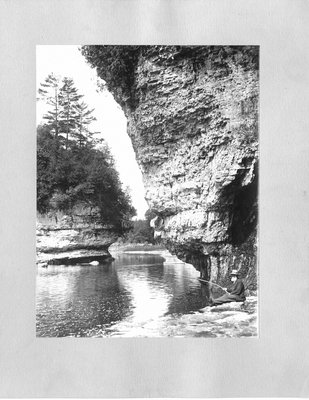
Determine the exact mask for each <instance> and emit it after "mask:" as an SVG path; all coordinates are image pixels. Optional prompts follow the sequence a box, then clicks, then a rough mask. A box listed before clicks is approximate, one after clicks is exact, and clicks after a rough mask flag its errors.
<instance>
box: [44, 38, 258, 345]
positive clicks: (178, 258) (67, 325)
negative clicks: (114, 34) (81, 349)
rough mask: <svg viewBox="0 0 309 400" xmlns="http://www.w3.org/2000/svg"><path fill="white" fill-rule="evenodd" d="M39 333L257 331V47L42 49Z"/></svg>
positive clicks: (217, 334)
mask: <svg viewBox="0 0 309 400" xmlns="http://www.w3.org/2000/svg"><path fill="white" fill-rule="evenodd" d="M36 83H37V93H36V95H37V98H36V101H37V102H36V116H37V121H36V124H37V132H36V135H37V231H36V249H37V275H36V335H37V337H95V338H110V337H142V338H150V337H192V338H243V337H258V334H259V330H258V327H259V323H258V304H259V273H258V270H259V269H258V171H259V167H258V159H259V46H257V45H233V46H232V45H216V46H214V45H203V46H200V45H199V46H198V45H196V46H188V45H138V46H137V45H38V46H37V47H36Z"/></svg>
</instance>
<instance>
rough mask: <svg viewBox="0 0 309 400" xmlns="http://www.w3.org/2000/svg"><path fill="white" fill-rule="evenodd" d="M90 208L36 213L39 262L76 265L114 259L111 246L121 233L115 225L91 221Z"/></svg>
mask: <svg viewBox="0 0 309 400" xmlns="http://www.w3.org/2000/svg"><path fill="white" fill-rule="evenodd" d="M89 216H90V217H92V216H93V212H92V213H91V214H90V212H88V214H87V210H86V211H85V210H83V212H81V211H80V210H79V212H78V213H75V214H73V213H71V214H70V215H64V214H63V213H61V212H54V213H49V214H48V215H40V214H38V216H37V234H36V236H37V240H36V242H37V245H36V249H37V262H38V263H42V262H43V263H48V264H74V263H75V262H89V261H92V260H96V261H104V260H108V259H112V257H111V255H110V253H109V251H108V248H109V246H110V245H111V244H112V243H114V242H115V241H116V240H117V238H118V234H117V232H116V231H115V229H114V227H113V226H107V225H102V224H99V223H98V222H91V220H90V218H89Z"/></svg>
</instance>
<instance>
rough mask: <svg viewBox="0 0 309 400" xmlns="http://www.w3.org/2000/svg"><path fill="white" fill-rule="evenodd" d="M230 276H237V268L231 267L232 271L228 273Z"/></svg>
mask: <svg viewBox="0 0 309 400" xmlns="http://www.w3.org/2000/svg"><path fill="white" fill-rule="evenodd" d="M230 275H231V276H233V275H234V276H239V272H238V271H237V269H232V272H231V273H230Z"/></svg>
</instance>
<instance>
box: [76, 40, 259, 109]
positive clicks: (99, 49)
mask: <svg viewBox="0 0 309 400" xmlns="http://www.w3.org/2000/svg"><path fill="white" fill-rule="evenodd" d="M81 53H82V55H83V56H84V57H85V58H86V60H87V62H88V63H89V64H90V66H91V67H92V68H96V70H97V74H98V76H99V77H100V78H102V79H103V80H104V81H105V82H106V83H107V86H108V88H109V90H110V91H111V92H112V93H113V94H114V96H115V98H116V100H117V101H118V102H119V104H120V105H121V106H122V107H124V109H126V107H125V106H126V105H128V106H129V107H131V108H134V105H135V102H136V100H135V95H134V89H135V76H134V75H135V71H136V68H137V66H138V62H139V59H147V58H149V59H151V60H152V61H155V62H156V63H164V64H165V65H170V64H172V63H177V62H178V61H179V60H183V59H187V60H191V61H192V62H193V64H194V68H200V67H201V66H203V65H204V64H205V63H206V62H207V61H208V60H211V61H212V62H214V63H216V62H218V63H219V64H220V63H223V64H224V63H225V62H227V60H228V58H233V59H234V61H235V63H237V64H239V65H242V66H243V67H244V68H245V69H246V68H252V69H256V70H257V69H258V62H259V57H258V54H259V53H258V46H159V45H155V46H119V45H116V46H114V45H113V46H111V45H104V46H103V45H87V46H82V47H81Z"/></svg>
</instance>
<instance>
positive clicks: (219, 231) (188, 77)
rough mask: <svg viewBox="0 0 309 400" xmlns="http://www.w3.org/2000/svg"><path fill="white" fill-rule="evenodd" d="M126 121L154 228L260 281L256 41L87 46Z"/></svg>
mask: <svg viewBox="0 0 309 400" xmlns="http://www.w3.org/2000/svg"><path fill="white" fill-rule="evenodd" d="M82 52H83V54H84V56H85V57H86V59H87V60H88V62H89V63H90V64H91V65H92V66H93V67H96V68H97V72H98V75H99V76H100V77H101V78H102V79H104V80H105V81H106V83H107V86H108V89H109V90H110V91H111V92H112V93H113V95H114V97H115V99H116V101H117V102H118V103H119V104H120V105H121V106H122V108H123V110H124V112H125V114H126V117H127V119H128V134H129V136H130V138H131V140H132V144H133V147H134V150H135V153H136V158H137V162H138V164H139V166H140V168H141V171H142V173H143V179H144V185H145V190H146V200H147V202H148V205H149V208H150V209H151V210H152V211H153V212H154V213H155V215H156V217H155V218H154V220H153V221H152V224H153V227H154V228H155V235H156V236H157V237H160V238H161V239H162V241H163V242H164V244H165V245H166V247H167V248H168V249H169V250H170V251H171V252H172V253H174V254H176V255H177V256H178V257H179V258H180V259H182V260H183V261H186V262H189V263H191V264H193V265H194V266H195V267H196V268H197V269H199V270H202V271H203V276H204V277H205V278H206V279H212V280H213V281H215V282H219V283H221V284H226V283H227V281H228V274H229V272H230V270H231V269H234V268H236V269H239V270H240V273H241V277H242V278H243V279H244V281H245V284H246V287H247V288H248V289H249V290H256V288H257V274H256V270H257V243H256V239H257V216H258V212H257V211H258V207H257V187H258V182H257V176H258V100H259V78H258V72H259V71H258V63H259V61H258V59H259V57H258V54H259V48H258V47H257V46H189V47H188V46H84V48H83V50H82Z"/></svg>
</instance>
